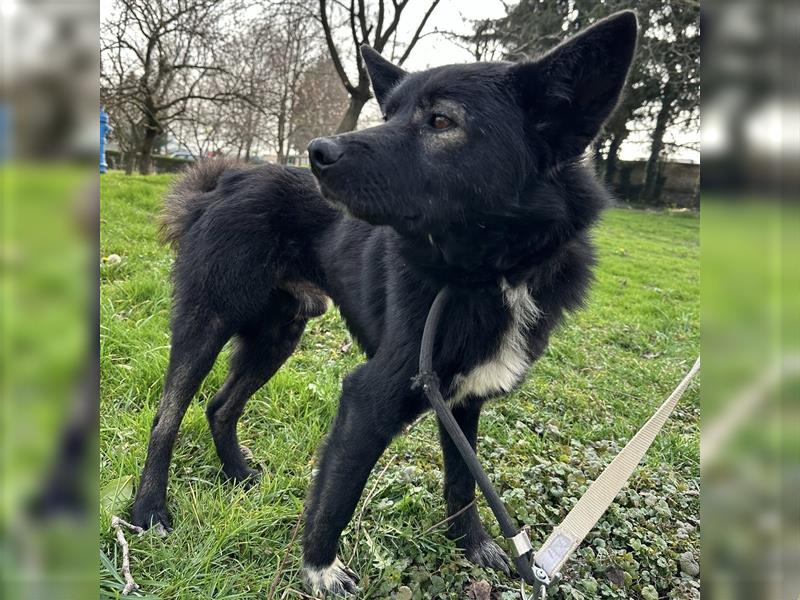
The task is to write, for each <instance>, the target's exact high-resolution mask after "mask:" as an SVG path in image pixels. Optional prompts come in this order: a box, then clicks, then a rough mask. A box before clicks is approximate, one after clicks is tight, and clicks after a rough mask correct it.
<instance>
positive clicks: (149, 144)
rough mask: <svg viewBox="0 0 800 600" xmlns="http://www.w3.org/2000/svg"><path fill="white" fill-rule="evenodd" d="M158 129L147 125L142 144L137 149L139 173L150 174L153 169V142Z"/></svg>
mask: <svg viewBox="0 0 800 600" xmlns="http://www.w3.org/2000/svg"><path fill="white" fill-rule="evenodd" d="M157 136H158V130H157V129H155V128H154V127H147V128H146V129H145V132H144V137H143V138H142V146H141V148H140V150H139V174H140V175H150V173H151V172H152V170H153V145H154V144H155V141H156V137H157Z"/></svg>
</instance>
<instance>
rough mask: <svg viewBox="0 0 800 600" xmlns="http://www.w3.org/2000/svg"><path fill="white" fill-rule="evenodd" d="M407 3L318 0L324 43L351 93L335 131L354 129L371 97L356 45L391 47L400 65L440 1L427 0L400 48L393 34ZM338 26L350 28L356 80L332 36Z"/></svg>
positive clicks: (401, 0)
mask: <svg viewBox="0 0 800 600" xmlns="http://www.w3.org/2000/svg"><path fill="white" fill-rule="evenodd" d="M409 2H410V0H391V8H390V7H389V6H387V4H388V3H387V2H386V1H385V0H375V1H372V2H368V1H367V0H358V1H356V0H350V3H349V6H347V5H346V4H345V3H344V2H336V1H334V2H332V6H330V7H329V3H328V2H327V0H319V18H320V21H321V23H322V29H323V31H324V33H325V42H326V44H327V46H328V51H329V53H330V56H331V61H332V62H333V66H334V68H335V69H336V73H337V74H338V75H339V79H340V80H341V82H342V85H343V86H344V89H345V91H346V92H347V94H348V95H349V96H350V100H349V104H348V106H347V110H346V111H345V113H344V116H343V117H342V120H341V122H340V123H339V127H338V128H337V132H338V133H341V132H345V131H352V130H353V129H355V128H356V125H357V124H358V116H359V115H360V114H361V110H362V109H363V108H364V105H365V104H366V103H367V101H368V100H369V99H370V98H371V97H372V96H371V94H370V90H369V76H368V75H367V69H366V67H365V65H364V62H363V61H362V60H361V54H360V52H359V51H358V49H359V47H360V46H361V45H362V44H368V45H370V46H372V48H374V49H375V50H377V51H378V52H381V53H383V52H384V50H385V49H386V48H387V47H391V54H392V59H394V61H395V62H396V63H397V64H400V65H402V64H403V63H404V62H405V61H406V59H407V58H408V57H409V55H410V54H411V51H412V50H413V49H414V46H416V44H417V42H418V41H419V39H420V37H421V36H422V35H423V31H424V29H425V25H426V24H427V23H428V19H429V18H430V16H431V15H432V14H433V11H434V10H435V9H436V6H437V5H438V4H439V0H429V2H430V3H429V6H428V8H427V10H426V11H425V14H424V15H423V16H422V18H421V19H420V21H419V23H418V24H417V27H416V29H415V30H414V33H413V34H412V35H411V37H410V38H409V39H408V41H407V42H406V43H405V44H403V45H402V49H400V46H401V44H399V43H398V41H397V37H396V35H397V28H398V26H399V25H400V21H401V19H402V16H403V12H404V11H405V9H406V8H407V7H408V4H409ZM340 26H341V27H343V28H347V29H348V30H349V33H348V35H347V38H348V41H347V44H348V45H349V48H348V50H349V53H351V54H353V55H354V56H355V63H356V78H355V80H352V79H351V78H350V76H349V75H348V74H347V71H346V69H345V66H344V60H343V58H342V57H343V56H344V54H343V52H342V50H341V49H340V47H339V46H338V45H337V42H336V39H335V36H334V30H336V29H338V28H339V27H340ZM390 42H391V45H390ZM395 54H397V55H395Z"/></svg>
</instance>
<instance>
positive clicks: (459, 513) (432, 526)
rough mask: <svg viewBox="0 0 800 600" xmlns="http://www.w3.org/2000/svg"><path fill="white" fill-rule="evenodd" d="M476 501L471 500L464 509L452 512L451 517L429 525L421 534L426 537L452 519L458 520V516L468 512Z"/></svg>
mask: <svg viewBox="0 0 800 600" xmlns="http://www.w3.org/2000/svg"><path fill="white" fill-rule="evenodd" d="M477 501H478V499H477V498H475V499H473V500H472V502H470V503H469V504H467V505H466V506H465V507H464V508H462V509H460V510H458V511H457V512H454V513H453V514H452V515H450V516H449V517H447V518H446V519H442V520H441V521H439V522H438V523H436V524H435V525H431V526H430V527H428V528H427V529H426V530H425V531H423V532H422V535H427V534H429V533H430V532H431V531H433V530H434V529H438V528H439V527H441V526H442V525H444V524H445V523H449V522H450V521H452V520H453V519H456V518H458V517H459V516H461V515H462V514H464V513H465V512H467V511H468V510H469V509H470V508H471V507H473V506H475V503H476V502H477Z"/></svg>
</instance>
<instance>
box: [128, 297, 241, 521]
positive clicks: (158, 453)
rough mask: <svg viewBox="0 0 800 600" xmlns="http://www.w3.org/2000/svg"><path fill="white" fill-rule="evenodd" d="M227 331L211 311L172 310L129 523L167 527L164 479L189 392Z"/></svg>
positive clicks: (211, 362) (206, 369)
mask: <svg viewBox="0 0 800 600" xmlns="http://www.w3.org/2000/svg"><path fill="white" fill-rule="evenodd" d="M230 336H231V333H230V332H229V331H228V329H227V327H226V326H225V325H224V324H223V323H222V321H221V320H220V319H219V318H217V317H215V316H211V315H206V314H199V312H198V311H197V310H195V311H193V312H191V313H189V312H183V311H182V312H180V313H178V312H176V313H175V314H174V315H173V328H172V349H171V351H170V358H169V366H168V368H167V375H166V378H165V380H164V391H163V393H162V395H161V401H160V403H159V405H158V411H157V412H156V416H155V419H153V425H152V429H151V430H150V442H149V444H148V446H147V459H146V460H145V463H144V469H142V475H141V478H140V480H139V487H138V488H137V490H136V499H135V500H134V503H133V511H132V515H131V520H132V522H133V523H134V524H136V525H139V526H141V527H144V528H148V527H151V526H153V525H156V524H158V523H160V524H161V525H163V526H164V527H167V528H168V527H169V526H170V522H169V514H168V512H167V507H166V499H167V498H166V497H167V478H168V476H169V465H170V461H171V459H172V449H173V446H174V445H175V439H176V437H177V435H178V429H179V428H180V425H181V421H182V420H183V416H184V414H186V409H187V408H188V407H189V403H190V402H191V400H192V397H193V396H194V395H195V394H196V393H197V390H198V389H199V387H200V384H201V383H202V381H203V379H205V377H206V375H208V372H209V371H210V370H211V367H212V366H213V365H214V361H215V360H216V358H217V355H218V354H219V352H220V350H221V349H222V347H223V345H224V344H225V342H226V341H228V339H230Z"/></svg>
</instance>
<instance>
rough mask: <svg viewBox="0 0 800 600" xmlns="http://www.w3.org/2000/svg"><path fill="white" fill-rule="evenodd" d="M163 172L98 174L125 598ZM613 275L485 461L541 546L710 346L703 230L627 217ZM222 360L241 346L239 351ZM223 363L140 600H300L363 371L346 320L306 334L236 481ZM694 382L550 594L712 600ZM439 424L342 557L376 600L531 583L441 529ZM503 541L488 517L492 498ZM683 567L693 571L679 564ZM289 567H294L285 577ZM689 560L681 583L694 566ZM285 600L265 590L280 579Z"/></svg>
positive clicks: (488, 421) (498, 433) (174, 477)
mask: <svg viewBox="0 0 800 600" xmlns="http://www.w3.org/2000/svg"><path fill="white" fill-rule="evenodd" d="M169 181H170V178H169V177H168V176H151V177H138V176H133V177H125V176H124V175H121V174H119V173H110V174H108V175H105V176H104V177H103V178H102V220H101V244H100V254H101V257H108V256H109V255H112V254H117V255H119V256H120V257H121V261H119V262H117V261H116V259H112V260H111V261H104V264H103V265H102V266H101V330H100V336H101V354H100V366H101V377H102V379H101V381H102V387H101V413H100V420H101V423H100V450H101V466H100V468H101V471H100V479H101V481H100V489H101V507H100V513H101V515H100V522H101V533H100V541H101V581H102V585H101V594H102V595H105V596H107V597H115V596H117V595H118V594H119V591H120V590H121V588H122V584H121V583H120V576H119V575H118V573H119V572H120V568H119V567H120V563H121V555H120V553H119V551H118V548H117V547H116V545H115V543H114V538H113V535H112V533H111V532H110V531H109V523H110V518H111V514H114V513H116V514H120V515H124V514H127V511H128V510H129V508H130V501H131V498H132V490H133V486H134V485H135V483H136V479H137V477H138V473H139V471H140V469H141V467H142V465H143V464H144V459H145V449H146V445H147V439H148V433H149V428H150V423H151V421H152V419H153V415H154V413H155V410H156V406H157V403H158V399H159V393H160V391H161V386H162V377H163V374H164V370H165V368H166V365H167V358H168V353H169V330H168V316H169V308H170V280H169V270H170V263H171V260H172V257H171V254H170V252H169V251H168V250H167V249H166V248H164V247H162V246H160V245H159V244H158V243H157V241H156V236H155V227H154V217H155V215H156V213H157V211H158V210H159V207H160V202H161V197H162V194H163V193H164V190H165V188H166V186H167V185H168V184H169ZM595 237H596V240H597V243H598V245H599V247H600V265H599V269H598V272H597V281H596V283H595V285H594V287H593V290H592V293H591V295H590V298H589V301H588V307H587V309H586V310H584V311H582V312H580V313H579V314H576V315H573V316H572V317H570V318H569V319H568V320H567V322H566V324H565V325H564V326H563V327H562V328H561V329H560V330H559V331H557V333H556V334H555V335H554V336H553V339H552V343H551V345H550V347H549V349H548V350H547V352H546V353H545V355H544V356H543V357H542V359H541V360H540V361H539V362H538V363H537V364H536V365H535V366H534V368H533V369H532V370H531V372H530V374H529V376H528V378H527V381H526V383H525V384H524V385H523V386H522V387H521V388H520V389H519V390H518V391H517V392H515V393H514V394H513V395H511V396H510V397H508V398H504V399H499V400H497V401H495V402H493V403H491V404H489V405H488V407H487V408H486V410H485V412H484V417H483V419H482V421H481V440H480V453H481V456H482V459H483V461H484V464H485V466H486V468H487V470H488V471H489V473H490V476H491V477H492V478H493V480H494V482H495V484H496V485H497V486H498V488H499V490H500V492H501V494H502V495H503V498H504V500H505V502H506V504H507V505H508V507H509V510H510V511H511V513H512V516H513V517H515V518H516V519H517V520H518V521H519V522H520V523H526V524H528V525H530V526H531V529H532V536H531V537H532V538H533V540H534V545H535V546H538V544H539V543H541V541H543V539H544V537H546V535H547V534H549V532H550V528H551V525H553V524H555V523H557V522H558V521H560V519H561V518H562V517H563V516H564V515H565V514H566V512H567V511H568V510H569V508H570V507H571V506H572V504H573V503H574V502H575V501H576V500H577V499H578V497H579V496H580V495H581V493H582V492H583V491H584V490H585V488H586V486H587V485H588V484H589V483H590V482H591V481H592V480H593V479H594V478H595V477H596V476H597V475H598V474H599V472H600V471H601V470H602V468H603V467H604V466H605V465H606V464H607V463H608V462H609V461H610V460H611V458H613V456H614V455H615V453H616V452H617V451H618V450H619V449H620V448H621V447H622V445H624V443H625V442H626V441H627V440H628V439H629V438H630V437H631V436H632V435H633V434H634V433H635V432H636V431H637V430H638V428H639V427H640V426H641V424H642V423H643V422H644V421H645V420H646V419H647V418H648V417H649V415H650V414H651V412H652V411H653V410H654V408H655V407H656V406H657V405H658V404H659V403H660V402H661V401H662V400H663V399H664V398H665V397H666V395H667V394H668V393H669V392H670V391H671V390H672V389H673V387H674V386H675V385H676V384H677V382H678V381H679V380H680V379H681V377H682V376H683V374H684V373H685V372H686V371H687V370H688V369H689V367H690V366H691V364H692V362H693V361H694V359H695V357H696V356H697V354H698V352H699V337H700V336H699V254H700V253H699V218H698V217H697V215H695V214H688V213H668V212H650V211H640V210H628V209H622V208H620V209H613V210H610V211H608V212H607V213H606V215H605V218H604V220H603V222H602V224H601V225H600V226H599V227H598V228H597V230H596V236H595ZM225 354H227V352H226V353H225ZM225 358H226V356H225V355H223V357H221V359H220V360H219V361H218V364H217V365H216V367H215V368H214V370H213V371H212V373H211V374H210V375H209V377H208V378H207V380H206V381H205V383H204V385H203V387H202V389H201V391H200V394H199V397H198V398H197V401H196V402H194V403H193V404H192V406H191V407H190V409H189V412H188V413H187V416H186V419H185V420H184V423H183V427H182V429H181V434H180V437H179V439H178V443H177V446H176V448H175V455H174V458H173V464H172V469H171V479H170V486H169V508H170V511H171V512H172V515H173V519H174V521H175V523H174V525H175V529H174V531H173V532H172V533H171V534H170V535H169V536H168V537H166V538H163V539H162V538H158V537H157V536H155V535H152V534H149V533H148V534H145V535H144V536H142V537H139V538H134V539H132V540H131V563H132V571H133V574H134V577H135V578H136V579H137V581H138V583H139V584H140V585H141V587H142V590H141V591H142V593H143V594H147V595H152V596H157V597H161V598H185V599H196V598H261V599H267V598H275V599H278V598H303V597H306V596H305V594H304V592H303V588H302V585H301V582H300V578H299V567H300V555H301V548H300V543H299V538H300V536H298V537H297V539H295V540H292V532H293V529H294V527H295V524H296V523H297V521H298V515H299V513H300V512H301V510H302V505H303V499H304V496H305V493H306V489H307V487H308V484H309V480H310V477H311V470H312V466H313V463H314V457H315V450H316V448H317V445H318V444H319V442H320V440H321V438H322V436H323V435H324V433H325V431H326V429H327V427H328V425H329V423H330V422H331V421H332V419H333V415H334V412H335V409H336V404H337V400H338V395H339V390H340V385H341V379H342V377H343V376H344V375H345V374H346V373H347V372H348V371H349V370H351V369H352V368H353V366H354V365H356V364H358V363H359V362H361V361H362V360H363V356H362V354H361V353H360V352H359V350H358V349H357V347H356V346H354V345H351V344H350V343H349V337H348V333H347V330H346V329H345V327H344V325H343V323H342V321H341V319H340V317H339V315H338V313H337V312H336V311H335V310H331V311H329V312H328V314H326V315H325V316H324V317H321V318H319V319H317V320H315V321H312V322H311V323H310V324H309V326H308V328H307V330H306V334H305V336H304V338H303V341H302V343H301V346H300V348H299V350H298V351H297V352H296V353H295V355H294V356H293V357H292V358H291V359H290V360H289V361H288V363H287V364H286V365H285V366H284V368H283V369H282V370H281V371H280V372H279V373H278V374H277V375H276V376H275V377H274V378H273V379H272V380H271V381H270V382H269V383H268V384H267V385H266V386H265V387H264V388H263V389H262V390H261V391H259V392H258V393H257V394H256V396H255V397H254V398H253V399H252V400H251V401H250V403H249V404H248V408H247V411H246V413H245V416H244V417H243V419H242V422H241V423H240V426H239V431H240V440H241V442H242V444H244V445H246V446H247V447H249V448H250V449H251V450H252V452H253V455H254V460H255V462H257V463H258V464H260V466H261V468H262V469H263V471H264V476H263V478H262V479H261V481H260V483H259V484H258V485H257V486H256V487H254V488H253V489H250V490H244V489H243V488H242V487H237V486H232V485H230V484H228V483H226V482H224V481H223V480H222V478H221V475H220V472H219V461H218V459H217V457H216V455H215V452H214V449H213V444H212V442H211V437H210V435H209V433H208V428H207V425H206V421H205V415H204V412H203V411H204V406H205V404H206V402H207V401H208V400H209V399H210V398H211V397H212V396H213V394H214V392H215V391H216V390H217V389H218V388H219V386H220V385H221V384H222V381H223V379H224V376H225V372H226V363H227V361H226V360H224V359H225ZM698 387H699V386H698V385H697V384H696V383H695V384H693V385H692V386H691V387H690V389H689V391H688V392H687V394H686V396H684V398H683V400H682V403H681V405H680V406H679V407H678V409H677V410H676V413H675V415H674V417H673V418H672V420H671V421H670V422H669V423H668V424H667V426H666V428H665V430H664V432H662V434H661V435H660V437H659V438H658V440H657V441H656V443H655V445H654V447H653V448H652V450H651V451H650V453H649V454H648V456H647V458H646V461H645V463H644V464H643V466H642V467H641V468H640V469H639V470H638V471H637V473H636V474H635V475H634V477H633V479H632V480H631V484H630V487H629V488H627V489H626V490H625V491H623V492H622V493H621V494H620V497H618V499H617V502H616V503H615V504H614V506H613V507H612V508H611V510H610V511H609V513H608V514H607V515H606V517H605V518H604V519H603V520H602V521H601V522H600V524H599V525H598V526H597V527H596V528H595V530H594V531H593V532H592V533H591V534H590V536H589V538H588V539H587V541H586V543H585V544H584V545H583V546H582V548H581V549H580V550H579V551H578V552H577V553H576V555H575V557H574V558H573V560H572V561H571V562H570V563H569V565H568V567H567V569H566V570H565V572H564V573H563V575H564V577H563V579H562V580H561V583H560V585H559V586H558V589H557V590H554V591H553V594H552V596H551V597H554V598H597V597H606V598H645V599H647V600H654V599H655V598H699V580H698V579H697V578H696V577H692V576H690V575H688V574H686V573H685V572H683V571H691V568H690V567H691V566H692V565H690V564H688V563H690V562H691V560H688V559H689V558H690V557H689V556H687V553H688V554H689V555H692V556H693V558H694V559H695V560H698V559H699V556H698V554H699V496H698V492H699V404H698V400H699V398H698V396H699V394H698ZM441 481H442V460H441V456H440V452H439V449H438V441H437V434H436V426H435V422H434V419H433V418H432V417H430V416H428V417H426V418H425V419H424V420H422V421H421V422H420V423H418V424H417V425H416V426H415V427H414V428H413V429H412V430H411V432H410V433H409V434H408V435H406V436H404V437H401V438H398V439H397V440H396V441H395V442H394V444H393V445H392V446H391V447H390V448H389V450H388V451H387V452H386V453H385V455H384V456H383V458H382V459H381V461H380V462H379V464H378V466H377V468H376V469H375V471H374V472H373V475H372V478H371V479H370V482H369V483H368V484H367V493H365V496H368V498H369V501H368V502H366V503H363V502H362V504H360V505H359V507H358V508H357V509H356V516H355V517H354V519H353V521H352V522H351V524H350V526H349V527H348V528H347V529H346V530H345V532H344V536H343V538H342V547H341V550H340V556H341V557H342V560H343V561H344V562H346V563H349V564H350V565H351V567H353V568H354V569H355V570H356V571H357V572H358V573H359V574H360V575H361V577H362V579H361V585H362V589H363V594H362V595H361V596H360V597H363V598H403V599H409V598H465V597H467V588H468V586H469V585H470V582H472V581H476V580H486V581H488V582H490V583H491V585H492V588H493V597H494V598H504V599H505V598H508V599H511V598H518V597H519V594H517V595H514V594H513V593H512V590H513V589H518V584H517V583H516V582H515V581H513V580H509V579H506V578H504V577H502V576H499V575H497V574H495V573H492V572H484V571H482V570H481V569H478V568H476V567H474V566H472V565H471V564H470V563H468V562H466V561H465V560H464V559H463V557H462V556H461V555H460V553H459V551H458V550H457V549H456V548H455V546H454V545H453V544H452V543H451V542H450V541H449V540H447V538H446V537H445V535H444V528H443V527H441V526H439V527H434V526H435V525H436V524H437V523H439V522H440V521H441V520H442V519H443V517H444V515H443V511H444V503H443V500H442V499H441V493H440V488H441ZM479 505H480V510H481V512H482V514H483V517H484V522H485V523H486V524H487V526H488V528H489V530H490V532H491V533H492V534H494V535H495V536H496V537H497V538H499V531H498V528H497V526H496V525H495V524H494V521H493V519H492V517H491V513H490V512H489V510H488V508H487V507H486V506H485V503H483V501H482V499H481V500H480V501H479ZM681 555H683V559H681ZM282 562H283V568H282V569H280V570H279V565H280V564H281V563H282ZM681 562H683V563H684V565H683V569H682V568H681V566H680V563H681ZM276 578H277V581H276V583H275V590H274V594H270V590H271V586H272V585H273V582H274V581H275V580H276Z"/></svg>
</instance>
